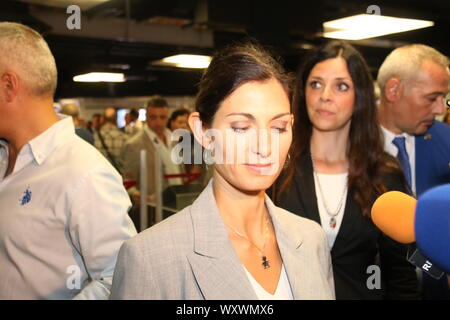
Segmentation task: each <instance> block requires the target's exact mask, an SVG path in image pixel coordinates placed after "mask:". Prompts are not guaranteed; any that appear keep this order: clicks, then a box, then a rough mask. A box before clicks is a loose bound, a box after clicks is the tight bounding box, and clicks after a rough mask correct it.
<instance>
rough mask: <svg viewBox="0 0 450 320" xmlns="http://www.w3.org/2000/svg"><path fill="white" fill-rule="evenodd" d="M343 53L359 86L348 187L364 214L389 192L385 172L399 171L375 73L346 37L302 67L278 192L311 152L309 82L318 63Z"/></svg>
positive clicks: (287, 185) (356, 94)
mask: <svg viewBox="0 0 450 320" xmlns="http://www.w3.org/2000/svg"><path fill="white" fill-rule="evenodd" d="M337 57H341V58H343V59H344V60H345V61H346V63H347V69H348V72H349V74H350V76H351V78H352V81H353V85H354V88H355V105H354V111H353V114H352V118H351V125H350V132H349V148H348V151H347V157H348V159H349V173H348V188H349V191H352V192H353V194H354V197H355V200H356V201H357V203H358V204H359V205H360V207H361V209H362V211H363V215H364V216H366V217H369V216H370V206H371V203H372V201H373V199H374V197H376V196H378V195H380V194H382V193H384V192H386V187H385V186H384V185H383V182H382V180H381V173H382V172H396V173H398V174H399V175H400V176H401V171H400V169H399V167H398V166H397V164H396V163H395V162H393V163H392V164H391V163H389V165H388V163H387V158H386V154H385V153H384V150H383V145H382V141H383V140H382V134H381V130H380V127H379V125H378V117H377V109H376V105H375V95H374V86H373V80H372V77H371V75H370V73H369V71H368V67H367V64H366V62H365V60H364V58H363V57H362V56H361V54H360V53H359V52H358V51H357V50H356V49H355V48H353V47H352V46H351V45H350V44H348V43H347V42H344V41H330V42H328V43H326V44H324V45H322V46H321V47H319V48H318V49H316V50H315V51H314V52H312V54H310V55H309V56H308V57H307V58H306V60H305V61H304V63H303V65H302V66H301V68H300V69H299V72H298V75H297V83H296V88H295V91H294V97H293V108H294V119H295V122H294V127H293V143H292V145H291V150H290V154H291V161H290V163H289V166H288V168H287V171H286V172H285V177H286V179H285V180H284V181H283V182H282V183H281V184H280V189H279V190H278V193H277V194H278V195H280V194H281V193H283V192H284V191H286V190H287V189H288V188H289V186H290V184H291V182H292V179H293V176H294V174H295V172H296V171H297V170H299V171H301V168H298V160H299V158H300V157H302V156H303V155H305V154H309V153H310V145H311V136H312V128H313V125H312V123H311V121H310V119H309V116H308V112H307V107H306V84H307V79H308V76H309V74H310V73H311V70H312V69H313V68H314V66H315V65H317V64H318V63H320V62H322V61H325V60H327V59H333V58H337Z"/></svg>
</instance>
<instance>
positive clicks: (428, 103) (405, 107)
mask: <svg viewBox="0 0 450 320" xmlns="http://www.w3.org/2000/svg"><path fill="white" fill-rule="evenodd" d="M449 79H450V77H449V59H448V58H447V57H446V56H445V55H443V54H442V53H440V52H439V51H437V50H435V49H434V48H431V47H429V46H426V45H422V44H412V45H407V46H404V47H400V48H397V49H395V50H394V51H392V52H391V53H390V54H389V55H388V56H387V57H386V59H385V60H384V62H383V64H382V65H381V67H380V69H379V71H378V78H377V81H378V85H379V86H380V89H381V100H380V106H379V116H380V122H381V128H382V131H383V134H384V138H385V150H386V151H387V152H388V153H390V154H391V155H393V156H396V157H397V158H398V159H399V161H400V163H401V165H402V167H403V171H404V173H405V176H406V178H407V180H408V181H409V183H410V187H411V190H412V191H413V192H415V194H416V195H417V196H420V195H421V194H422V193H424V192H425V191H427V190H428V189H430V188H432V187H435V186H438V185H441V184H446V183H450V126H449V125H447V124H444V123H442V122H440V121H436V120H435V118H436V116H438V115H441V114H443V113H444V112H445V97H446V95H447V92H448V85H449ZM423 297H424V298H425V299H449V300H450V288H449V286H448V283H447V279H446V278H445V277H442V278H441V279H440V280H439V281H436V280H435V279H433V278H431V277H430V276H428V275H427V274H426V273H424V274H423Z"/></svg>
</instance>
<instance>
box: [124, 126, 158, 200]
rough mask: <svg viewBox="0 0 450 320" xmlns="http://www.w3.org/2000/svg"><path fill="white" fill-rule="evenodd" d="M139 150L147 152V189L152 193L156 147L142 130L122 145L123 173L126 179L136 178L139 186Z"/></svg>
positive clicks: (153, 188) (153, 189) (154, 187)
mask: <svg viewBox="0 0 450 320" xmlns="http://www.w3.org/2000/svg"><path fill="white" fill-rule="evenodd" d="M141 150H145V151H146V152H147V155H146V156H147V191H148V194H152V193H154V192H155V190H156V186H155V175H156V174H155V170H154V167H155V152H156V148H155V146H154V145H153V143H152V142H151V141H150V138H149V137H148V135H147V134H146V133H145V131H144V130H141V131H139V132H138V133H137V134H135V135H134V136H132V137H131V138H130V139H129V140H128V141H127V142H126V143H125V145H124V146H123V149H122V159H123V168H124V169H123V175H124V177H125V178H126V179H129V180H136V181H137V186H138V187H139V186H140V184H141V179H140V177H141V176H140V171H141V169H140V163H141Z"/></svg>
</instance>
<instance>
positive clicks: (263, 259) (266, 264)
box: [225, 218, 270, 269]
mask: <svg viewBox="0 0 450 320" xmlns="http://www.w3.org/2000/svg"><path fill="white" fill-rule="evenodd" d="M225 225H226V226H227V227H228V228H230V229H231V230H232V231H233V232H234V233H236V234H237V235H238V236H239V237H241V238H244V239H245V240H247V241H248V242H250V243H251V244H252V245H253V246H254V247H255V248H256V249H258V251H259V254H260V255H261V265H262V266H263V268H264V269H268V268H270V264H269V260H267V256H266V255H265V253H264V249H265V248H266V244H267V238H268V234H269V219H267V218H266V227H265V229H264V243H263V246H262V248H261V249H260V248H259V247H258V246H257V245H256V244H255V243H254V242H253V241H251V240H250V239H249V238H248V237H247V236H246V235H244V234H242V233H240V232H239V231H237V230H236V229H235V228H233V227H232V226H229V225H227V224H225Z"/></svg>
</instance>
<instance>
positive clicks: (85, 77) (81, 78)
mask: <svg viewBox="0 0 450 320" xmlns="http://www.w3.org/2000/svg"><path fill="white" fill-rule="evenodd" d="M73 81H75V82H125V76H124V74H123V73H110V72H90V73H86V74H80V75H78V76H75V77H73Z"/></svg>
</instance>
